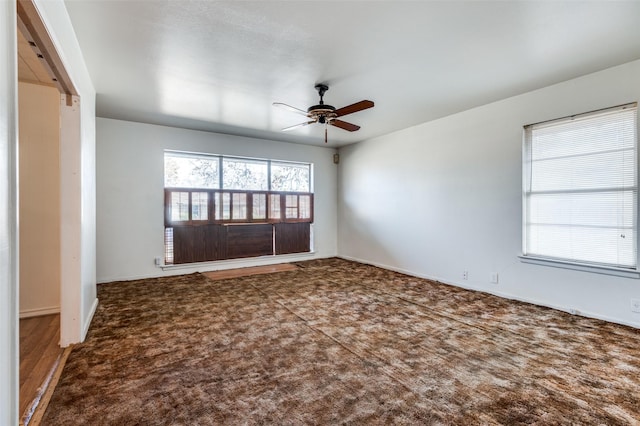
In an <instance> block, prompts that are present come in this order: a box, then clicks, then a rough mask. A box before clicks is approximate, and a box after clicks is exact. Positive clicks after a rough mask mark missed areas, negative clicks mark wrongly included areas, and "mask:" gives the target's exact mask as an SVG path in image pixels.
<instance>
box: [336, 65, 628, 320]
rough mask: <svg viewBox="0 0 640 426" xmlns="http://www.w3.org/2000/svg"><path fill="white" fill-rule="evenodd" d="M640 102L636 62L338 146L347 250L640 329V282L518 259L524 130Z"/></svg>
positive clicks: (349, 254) (341, 249) (341, 244)
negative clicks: (639, 309) (495, 278)
mask: <svg viewBox="0 0 640 426" xmlns="http://www.w3.org/2000/svg"><path fill="white" fill-rule="evenodd" d="M639 98H640V61H635V62H631V63H628V64H625V65H622V66H618V67H615V68H611V69H608V70H605V71H602V72H598V73H595V74H591V75H587V76H584V77H582V78H577V79H574V80H570V81H567V82H564V83H561V84H557V85H554V86H550V87H547V88H544V89H541V90H537V91H534V92H530V93H526V94H523V95H520V96H516V97H513V98H509V99H505V100H502V101H499V102H495V103H492V104H489V105H486V106H482V107H479V108H475V109H472V110H469V111H466V112H462V113H459V114H455V115H452V116H449V117H446V118H443V119H440V120H435V121H432V122H428V123H424V124H422V125H419V126H415V127H412V128H408V129H405V130H402V131H398V132H395V133H392V134H389V135H386V136H382V137H379V138H376V139H372V140H369V141H365V142H362V143H358V144H355V145H351V146H348V147H345V148H342V149H340V156H341V163H340V167H339V178H338V179H339V189H338V222H339V231H338V235H339V240H338V253H339V255H340V256H343V257H346V258H352V259H357V260H361V261H364V262H367V263H372V264H377V265H381V266H385V267H388V268H391V269H396V270H401V271H405V272H408V273H410V274H413V275H417V276H423V277H429V278H434V279H437V280H440V281H443V282H446V283H450V284H455V285H460V286H466V287H470V288H474V289H479V290H483V291H488V292H492V293H496V294H501V295H504V296H506V297H511V298H517V299H522V300H526V301H531V302H534V303H538V304H542V305H546V306H552V307H559V308H561V309H566V310H568V309H577V310H579V311H581V312H582V313H584V314H585V315H588V316H595V317H600V318H603V319H608V320H611V321H616V322H620V323H626V324H631V325H634V326H636V327H640V314H638V313H632V312H631V309H630V299H631V298H640V280H639V279H633V278H622V277H615V276H610V275H602V274H595V273H591V272H581V271H575V270H568V269H560V268H554V267H549V266H540V265H532V264H525V263H521V262H520V260H519V258H518V255H519V254H521V250H522V249H521V247H522V243H521V241H522V237H521V234H522V228H521V218H522V198H521V191H522V179H521V173H522V171H521V170H522V168H521V162H522V126H523V125H526V124H530V123H535V122H539V121H544V120H549V119H553V118H558V117H564V116H567V115H572V114H576V113H581V112H586V111H591V110H595V109H599V108H604V107H610V106H615V105H619V104H624V103H627V102H632V101H638V99H639ZM463 270H467V271H468V272H469V278H468V280H467V281H465V280H463V279H462V273H463ZM492 272H497V273H498V274H499V284H491V283H490V274H491V273H492Z"/></svg>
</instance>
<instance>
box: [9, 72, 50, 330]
mask: <svg viewBox="0 0 640 426" xmlns="http://www.w3.org/2000/svg"><path fill="white" fill-rule="evenodd" d="M18 111H19V114H18V115H19V120H18V122H19V129H18V130H19V134H20V137H19V158H20V161H19V163H20V167H19V169H20V179H19V185H20V187H19V191H20V208H19V211H20V217H19V221H20V225H21V226H20V317H21V318H24V317H29V316H36V315H46V314H51V313H57V312H60V161H59V158H60V93H59V92H58V89H56V88H55V87H50V86H43V85H38V84H29V83H22V82H21V83H19V84H18Z"/></svg>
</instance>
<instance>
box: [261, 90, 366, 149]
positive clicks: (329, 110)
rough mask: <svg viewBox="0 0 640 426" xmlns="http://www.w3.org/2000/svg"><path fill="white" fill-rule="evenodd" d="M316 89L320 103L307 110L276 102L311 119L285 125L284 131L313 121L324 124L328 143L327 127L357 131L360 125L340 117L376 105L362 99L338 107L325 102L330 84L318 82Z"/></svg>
mask: <svg viewBox="0 0 640 426" xmlns="http://www.w3.org/2000/svg"><path fill="white" fill-rule="evenodd" d="M315 87H316V90H317V91H318V94H319V95H320V103H319V104H318V105H313V106H310V107H309V108H308V109H307V110H306V111H304V110H301V109H299V108H296V107H292V106H291V105H287V104H283V103H281V102H274V103H273V105H274V106H277V107H280V108H284V109H287V110H289V111H292V112H295V113H297V114H301V115H304V116H306V117H307V118H308V119H309V121H305V122H304V123H300V124H295V125H293V126H289V127H285V128H284V129H282V130H283V131H285V132H286V131H289V130H293V129H297V128H298V127H304V126H308V125H309V124H313V123H320V124H324V125H325V127H324V143H327V127H328V126H335V127H339V128H341V129H344V130H347V131H349V132H355V131H356V130H358V129H360V126H356V125H355V124H351V123H347V122H346V121H342V120H338V117H342V116H344V115H347V114H353V113H354V112H358V111H362V110H364V109H367V108H371V107H373V106H374V103H373V102H372V101H367V100H364V101H360V102H356V103H355V104H351V105H347V106H345V107H342V108H338V109H336V107H334V106H332V105H327V104H325V103H324V100H323V97H324V94H325V92H326V91H327V90H329V86H327V85H326V84H316V86H315Z"/></svg>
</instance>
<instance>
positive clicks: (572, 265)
mask: <svg viewBox="0 0 640 426" xmlns="http://www.w3.org/2000/svg"><path fill="white" fill-rule="evenodd" d="M518 257H519V258H520V261H521V262H523V263H530V264H534V265H542V266H551V267H553V268H563V269H573V270H575V271H582V272H591V273H594V274H604V275H614V276H617V277H624V278H635V279H638V278H640V271H638V270H637V269H627V268H616V267H615V266H601V265H591V264H588V263H578V262H570V261H563V260H557V259H547V258H544V257H533V256H525V255H520V256H518Z"/></svg>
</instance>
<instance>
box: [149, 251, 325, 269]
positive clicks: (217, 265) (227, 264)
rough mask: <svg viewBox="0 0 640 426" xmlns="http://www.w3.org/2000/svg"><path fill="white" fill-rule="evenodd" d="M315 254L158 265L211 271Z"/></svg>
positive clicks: (298, 258)
mask: <svg viewBox="0 0 640 426" xmlns="http://www.w3.org/2000/svg"><path fill="white" fill-rule="evenodd" d="M315 256H316V252H315V251H308V252H303V253H290V254H272V255H268V256H258V257H241V258H237V259H225V260H211V261H206V262H193V263H179V264H176V265H173V264H169V265H166V264H163V265H159V266H158V267H159V268H161V269H162V270H163V271H173V270H180V269H186V270H195V271H200V272H201V271H211V270H219V269H233V268H246V267H251V266H262V265H265V264H272V263H283V262H299V261H303V260H309V259H312V258H314V257H315ZM212 268H213V269H212Z"/></svg>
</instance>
